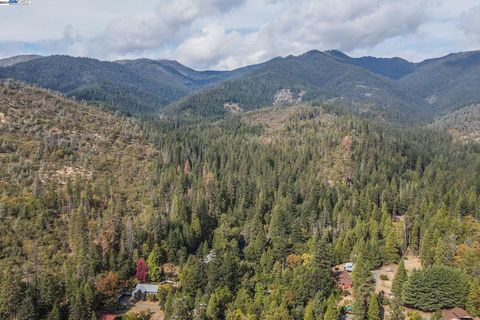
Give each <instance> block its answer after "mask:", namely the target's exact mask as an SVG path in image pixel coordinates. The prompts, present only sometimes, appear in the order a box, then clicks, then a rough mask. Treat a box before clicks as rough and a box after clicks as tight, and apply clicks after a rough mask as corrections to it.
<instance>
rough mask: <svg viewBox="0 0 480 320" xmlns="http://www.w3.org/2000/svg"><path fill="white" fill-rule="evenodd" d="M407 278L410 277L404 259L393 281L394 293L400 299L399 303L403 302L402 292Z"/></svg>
mask: <svg viewBox="0 0 480 320" xmlns="http://www.w3.org/2000/svg"><path fill="white" fill-rule="evenodd" d="M407 278H408V276H407V271H406V270H405V260H403V259H402V260H401V261H400V263H399V265H398V268H397V273H395V276H394V277H393V281H392V293H393V294H394V296H395V298H396V299H398V301H401V299H402V298H401V297H402V290H403V286H404V284H405V282H406V281H407Z"/></svg>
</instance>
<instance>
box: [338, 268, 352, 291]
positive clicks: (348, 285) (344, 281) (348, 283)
mask: <svg viewBox="0 0 480 320" xmlns="http://www.w3.org/2000/svg"><path fill="white" fill-rule="evenodd" d="M352 283H353V281H352V277H351V276H350V273H348V272H347V271H343V272H342V273H341V274H340V276H339V277H338V284H339V285H340V287H341V288H342V289H343V290H348V289H352Z"/></svg>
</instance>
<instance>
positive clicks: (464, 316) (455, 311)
mask: <svg viewBox="0 0 480 320" xmlns="http://www.w3.org/2000/svg"><path fill="white" fill-rule="evenodd" d="M442 317H443V320H472V319H473V317H472V316H471V315H469V314H468V312H467V311H465V310H463V309H462V308H452V309H445V310H442Z"/></svg>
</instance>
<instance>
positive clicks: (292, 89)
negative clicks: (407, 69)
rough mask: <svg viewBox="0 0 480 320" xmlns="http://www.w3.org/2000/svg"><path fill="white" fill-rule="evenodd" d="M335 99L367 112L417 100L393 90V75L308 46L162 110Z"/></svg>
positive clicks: (398, 108)
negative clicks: (300, 53) (378, 73)
mask: <svg viewBox="0 0 480 320" xmlns="http://www.w3.org/2000/svg"><path fill="white" fill-rule="evenodd" d="M332 99H334V100H337V101H340V102H342V103H344V104H348V105H355V106H357V107H358V108H362V109H364V110H366V111H368V112H388V113H390V114H391V116H392V117H397V113H399V112H401V113H411V112H413V111H414V110H413V109H414V108H415V107H416V105H415V104H414V103H413V102H412V101H410V98H409V96H408V95H405V94H404V93H402V92H401V91H399V90H397V88H396V87H395V83H394V81H393V80H390V79H387V78H385V77H383V76H379V75H377V74H374V73H372V72H370V71H369V70H366V69H365V68H361V67H358V66H355V65H352V64H349V63H344V62H342V61H339V60H338V59H337V58H333V57H332V56H331V55H330V54H328V53H323V52H320V51H310V52H308V53H305V54H303V55H301V56H298V57H294V56H289V57H286V58H278V59H275V60H272V61H270V62H268V63H266V64H264V65H263V66H262V67H260V68H259V69H257V70H254V71H252V72H250V73H248V74H246V75H244V76H242V77H239V78H237V79H234V80H230V81H225V82H223V83H221V84H219V85H218V86H215V87H213V88H208V89H204V90H202V91H200V92H198V93H195V94H193V95H190V96H188V97H186V98H183V99H181V100H179V101H177V102H175V103H173V104H172V105H171V106H169V107H168V108H167V109H166V110H165V113H166V114H169V113H170V114H172V113H183V114H197V115H201V116H210V115H219V114H224V113H227V112H229V111H231V109H232V106H236V109H235V110H237V111H238V110H251V109H257V108H260V107H263V106H268V105H278V104H279V103H280V104H281V103H286V104H288V103H296V102H300V101H311V100H322V101H325V100H332Z"/></svg>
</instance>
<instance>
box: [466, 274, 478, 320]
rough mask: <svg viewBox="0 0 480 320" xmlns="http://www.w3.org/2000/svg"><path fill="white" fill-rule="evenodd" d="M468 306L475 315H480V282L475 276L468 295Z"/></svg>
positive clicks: (469, 310)
mask: <svg viewBox="0 0 480 320" xmlns="http://www.w3.org/2000/svg"><path fill="white" fill-rule="evenodd" d="M466 308H467V311H468V313H470V315H472V316H474V317H480V282H479V281H478V279H477V278H475V279H474V280H473V281H472V283H471V284H470V292H469V294H468V297H467V303H466Z"/></svg>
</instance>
